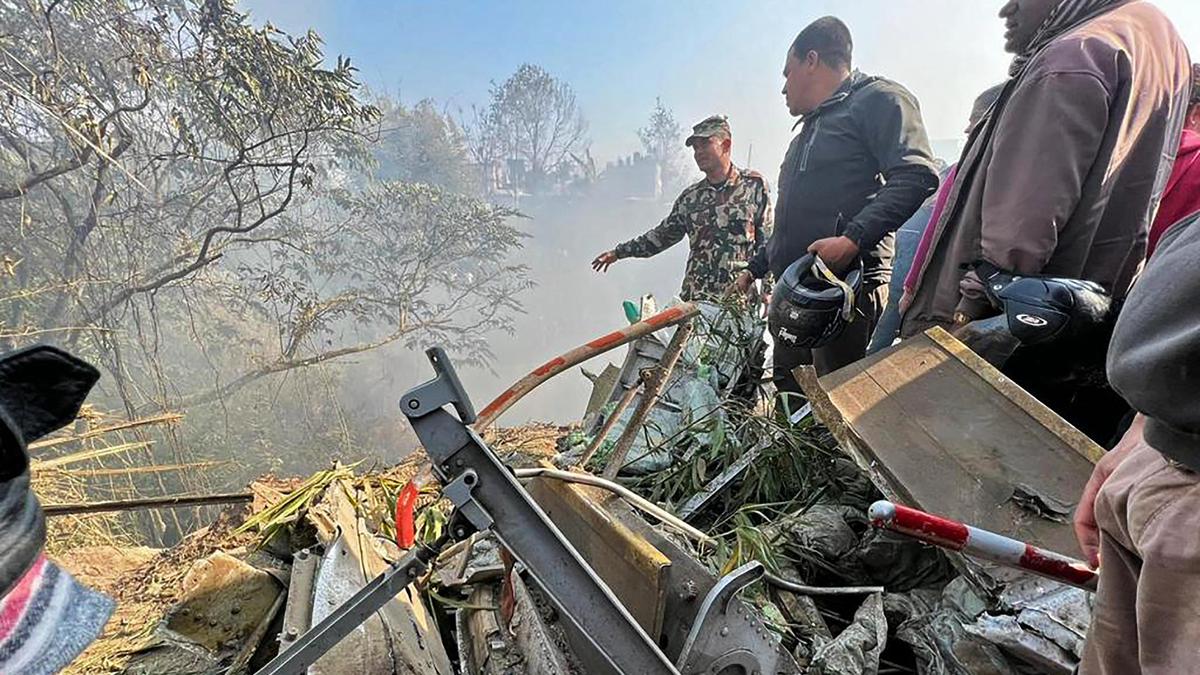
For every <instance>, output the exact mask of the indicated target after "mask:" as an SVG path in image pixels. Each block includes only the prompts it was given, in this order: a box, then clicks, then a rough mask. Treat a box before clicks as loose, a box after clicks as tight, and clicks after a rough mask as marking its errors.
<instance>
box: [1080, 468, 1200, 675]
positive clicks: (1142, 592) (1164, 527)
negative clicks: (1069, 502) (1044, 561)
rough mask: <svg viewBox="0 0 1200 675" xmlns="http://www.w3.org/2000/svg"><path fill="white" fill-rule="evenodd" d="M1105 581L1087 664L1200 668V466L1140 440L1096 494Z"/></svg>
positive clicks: (1133, 673)
mask: <svg viewBox="0 0 1200 675" xmlns="http://www.w3.org/2000/svg"><path fill="white" fill-rule="evenodd" d="M1096 523H1097V524H1098V525H1099V526H1100V531H1101V538H1100V587H1099V591H1098V592H1097V593H1096V606H1095V612H1094V615H1093V618H1092V625H1091V628H1090V629H1089V631H1088V639H1087V644H1086V645H1085V647H1084V654H1083V661H1082V663H1081V664H1080V669H1079V672H1080V673H1082V674H1083V675H1137V674H1138V673H1146V674H1149V675H1159V674H1162V675H1166V674H1167V673H1170V674H1171V675H1178V674H1180V673H1200V474H1196V473H1193V472H1191V471H1188V470H1187V469H1184V468H1181V467H1179V466H1178V465H1176V464H1174V463H1171V462H1169V461H1167V460H1166V459H1165V458H1164V457H1163V456H1162V455H1160V454H1159V453H1158V452H1156V451H1155V450H1153V449H1151V448H1149V447H1148V446H1140V447H1137V448H1135V449H1134V450H1133V451H1132V452H1131V454H1130V455H1129V457H1127V458H1126V459H1125V461H1124V462H1122V463H1121V464H1120V465H1119V466H1118V467H1117V468H1116V470H1115V471H1113V474H1112V475H1111V476H1109V478H1108V480H1107V481H1106V482H1105V483H1104V486H1103V487H1102V488H1101V490H1100V494H1099V496H1098V497H1097V498H1096Z"/></svg>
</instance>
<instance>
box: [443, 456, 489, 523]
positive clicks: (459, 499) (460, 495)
mask: <svg viewBox="0 0 1200 675" xmlns="http://www.w3.org/2000/svg"><path fill="white" fill-rule="evenodd" d="M478 483H479V474H477V473H475V471H474V470H473V469H467V470H466V471H464V472H462V473H460V474H458V477H457V478H455V479H454V480H452V481H450V482H449V483H447V484H446V487H444V488H442V494H444V495H446V499H449V500H450V503H451V504H454V508H455V510H456V511H457V512H458V515H459V516H461V517H462V518H463V519H464V520H466V521H467V522H468V523H470V524H471V527H473V528H475V531H476V532H482V531H484V530H490V529H491V528H492V517H491V516H490V515H488V512H487V511H484V510H483V507H482V506H480V505H479V502H477V501H475V497H474V495H473V494H472V493H473V491H474V490H475V486H476V485H477V484H478ZM455 538H457V539H462V538H463V537H460V536H458V535H457V534H455Z"/></svg>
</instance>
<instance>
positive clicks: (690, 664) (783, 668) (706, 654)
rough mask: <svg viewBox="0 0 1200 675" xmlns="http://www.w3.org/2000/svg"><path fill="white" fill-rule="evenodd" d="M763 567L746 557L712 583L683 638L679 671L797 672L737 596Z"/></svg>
mask: <svg viewBox="0 0 1200 675" xmlns="http://www.w3.org/2000/svg"><path fill="white" fill-rule="evenodd" d="M764 573H765V570H763V566H762V563H759V562H748V563H746V564H745V565H742V566H741V567H739V568H737V569H735V570H734V571H732V572H730V573H729V574H727V575H725V576H724V577H722V578H721V579H720V580H719V581H718V582H717V584H716V585H715V586H713V587H712V590H710V591H709V592H708V595H706V596H705V597H704V602H703V603H702V604H701V605H700V611H699V613H697V614H696V622H695V623H693V624H692V630H691V631H690V632H689V633H688V636H687V640H685V641H684V643H683V650H682V651H681V652H680V654H679V661H678V668H679V672H681V673H689V674H691V673H722V674H724V673H737V674H738V675H767V674H770V675H774V674H775V673H796V672H798V671H797V670H796V664H795V661H794V660H793V659H792V658H791V655H789V654H788V653H787V651H786V650H785V649H784V648H783V645H782V644H781V643H780V641H779V638H777V637H776V636H775V635H774V634H773V633H771V631H770V630H769V629H768V628H767V627H766V625H765V624H763V623H762V621H761V620H760V619H759V618H758V617H757V615H756V613H755V612H752V611H751V610H750V609H749V608H748V607H746V606H745V605H744V604H743V603H742V601H741V600H739V599H738V598H737V594H738V593H739V592H741V591H742V589H744V588H746V587H747V586H749V585H750V584H752V583H754V582H756V581H758V580H759V579H761V578H762V576H763V574H764ZM734 614H736V615H737V617H736V620H734V616H733V615H734ZM750 628H753V632H750Z"/></svg>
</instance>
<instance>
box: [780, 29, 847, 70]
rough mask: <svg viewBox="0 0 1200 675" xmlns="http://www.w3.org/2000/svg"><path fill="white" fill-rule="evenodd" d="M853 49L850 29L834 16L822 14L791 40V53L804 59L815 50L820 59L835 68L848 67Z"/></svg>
mask: <svg viewBox="0 0 1200 675" xmlns="http://www.w3.org/2000/svg"><path fill="white" fill-rule="evenodd" d="M853 51H854V40H852V39H851V38H850V29H849V28H847V27H846V24H844V23H842V20H841V19H839V18H837V17H836V16H823V17H821V18H819V19H817V20H816V21H814V22H812V23H810V24H808V26H806V27H805V28H804V30H802V31H800V34H799V35H797V36H796V39H795V40H793V41H792V54H795V55H796V58H798V59H800V60H804V57H805V56H807V55H808V53H809V52H816V53H817V56H819V57H821V61H823V62H824V63H825V64H827V65H829V66H833V67H835V68H836V67H839V66H840V67H843V68H846V69H849V68H850V56H851V53H852V52H853Z"/></svg>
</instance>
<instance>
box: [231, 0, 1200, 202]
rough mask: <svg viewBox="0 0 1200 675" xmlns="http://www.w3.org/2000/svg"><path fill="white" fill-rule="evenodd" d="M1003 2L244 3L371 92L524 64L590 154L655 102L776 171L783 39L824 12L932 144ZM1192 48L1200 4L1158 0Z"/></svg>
mask: <svg viewBox="0 0 1200 675" xmlns="http://www.w3.org/2000/svg"><path fill="white" fill-rule="evenodd" d="M1002 4H1003V2H1002V1H1001V0H854V1H852V2H851V1H847V0H842V1H841V2H834V1H832V0H791V1H786V2H785V1H783V0H760V1H745V2H742V1H738V0H732V1H730V0H726V1H725V2H699V1H695V0H692V1H688V2H683V1H679V2H674V1H673V2H666V1H662V0H659V1H655V0H651V1H650V2H646V1H644V0H641V1H636V2H635V1H633V0H606V1H605V2H578V1H575V0H572V1H570V2H550V1H548V0H543V1H541V2H533V1H526V0H503V1H500V0H496V1H492V2H482V1H475V2H466V1H454V0H448V1H440V2H435V1H433V0H429V1H427V2H382V1H371V0H337V1H334V0H325V1H322V0H252V1H250V2H247V3H245V6H246V7H248V8H249V9H250V10H251V13H252V16H254V17H255V18H256V19H257V20H260V21H262V20H269V21H272V22H273V23H275V24H276V25H277V26H279V27H281V28H283V29H285V30H288V31H292V32H298V31H302V30H305V29H307V28H310V27H311V28H314V29H315V30H316V31H317V32H318V33H320V34H321V35H322V36H323V37H324V38H325V41H326V44H327V47H328V53H329V55H331V56H332V55H334V54H343V55H345V56H349V57H350V58H351V60H352V61H353V62H354V63H355V64H356V65H357V66H358V67H359V68H360V69H361V73H360V74H361V77H362V79H363V80H364V81H365V82H366V83H368V84H369V85H370V86H372V87H373V88H377V89H385V90H387V91H390V92H392V93H393V94H398V95H399V96H401V97H402V99H403V100H404V101H406V102H410V103H411V102H415V101H417V100H419V99H422V98H433V99H436V100H437V101H438V102H439V103H441V104H442V105H444V106H448V107H449V109H451V110H457V109H460V108H461V109H464V110H466V109H469V108H470V105H471V104H473V103H476V104H477V103H482V102H484V100H485V99H486V95H487V88H488V84H489V82H491V81H492V80H496V81H499V80H503V79H504V78H505V77H507V76H508V75H509V74H511V73H512V72H513V71H514V70H515V69H516V68H517V66H519V65H520V64H521V63H524V62H530V63H535V64H538V65H541V66H543V67H544V68H546V69H547V70H549V71H550V72H551V73H553V74H554V75H556V76H557V77H560V78H562V79H564V80H566V81H567V82H569V83H570V84H571V85H572V86H573V87H574V88H575V91H576V93H577V95H578V99H579V103H580V105H581V107H582V109H583V112H584V115H585V116H586V118H587V120H588V122H589V124H590V136H591V139H592V151H593V155H594V156H595V157H596V158H597V160H598V161H601V162H603V161H605V160H609V159H612V158H614V157H616V156H617V155H620V154H628V153H630V152H632V151H634V150H637V149H639V144H638V141H637V136H636V135H635V131H636V129H637V128H638V127H639V126H641V125H642V124H644V123H645V119H646V117H647V116H648V115H649V111H650V109H651V108H652V107H653V105H654V99H655V97H656V96H661V97H662V99H663V102H664V103H665V104H666V105H667V106H668V107H670V108H672V109H673V110H674V111H675V114H676V117H677V118H678V119H679V120H680V122H681V123H682V124H684V125H685V126H688V125H690V124H692V123H694V122H695V121H698V120H700V119H702V118H703V117H705V116H707V115H709V114H712V113H716V112H721V113H725V114H727V115H729V117H730V122H731V124H732V126H733V133H734V154H735V160H736V161H737V162H738V163H745V161H746V156H747V152H748V150H750V149H751V147H752V149H753V150H752V159H751V165H752V166H753V167H754V168H757V169H759V170H760V171H762V173H763V174H765V175H766V176H767V177H768V178H770V179H772V181H773V180H774V178H775V177H776V175H777V174H778V168H779V163H780V161H781V160H782V157H783V152H784V149H785V148H786V145H787V142H788V140H789V138H790V129H791V126H792V120H791V119H790V118H789V117H788V115H787V111H786V110H785V109H784V107H783V102H782V96H781V95H780V93H779V89H780V86H781V85H782V77H781V74H780V73H781V70H782V67H783V60H784V56H785V55H786V52H787V47H788V45H789V44H790V43H791V40H792V38H794V37H795V35H796V33H797V32H798V31H799V30H800V29H801V28H803V27H804V26H805V25H806V24H807V23H808V22H809V21H811V20H812V19H815V18H817V17H819V16H822V15H825V14H836V15H838V16H839V17H841V18H842V19H843V20H844V21H846V23H847V24H848V25H849V27H850V30H851V32H852V33H853V36H854V42H855V49H854V60H855V65H856V66H857V67H859V68H861V69H862V70H863V71H865V72H867V73H871V74H879V75H884V76H887V77H889V78H892V79H894V80H896V81H898V82H900V83H901V84H903V85H905V86H906V87H908V88H909V89H911V90H912V91H913V92H914V93H915V94H916V95H917V97H918V98H919V99H920V102H921V107H922V111H923V113H924V116H925V121H926V124H927V126H928V129H929V134H930V137H931V138H933V139H956V138H958V136H959V134H960V130H961V129H962V127H963V126H964V125H965V123H966V118H967V114H968V111H969V108H970V103H971V99H972V98H973V97H974V96H975V94H977V93H978V92H980V91H982V90H983V89H985V88H987V87H988V86H990V85H991V84H993V83H995V82H998V81H999V80H1001V79H1002V78H1003V77H1004V70H1005V67H1006V65H1007V63H1008V57H1007V55H1005V54H1004V53H1003V50H1002V49H1001V44H1002V43H1001V34H1002V33H1003V27H1002V24H1001V21H1000V20H999V19H998V18H997V17H996V12H997V10H998V9H999V7H1000V6H1001V5H1002ZM1156 4H1157V5H1158V6H1159V7H1161V8H1162V9H1163V10H1164V11H1165V12H1166V13H1167V14H1168V15H1169V16H1170V17H1171V18H1172V19H1173V20H1174V22H1175V24H1176V26H1177V28H1178V29H1179V31H1180V33H1181V34H1182V35H1183V37H1184V40H1185V41H1186V42H1187V43H1188V44H1189V45H1190V46H1191V47H1193V51H1196V50H1200V2H1197V0H1160V1H1159V2H1157V3H1156Z"/></svg>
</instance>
